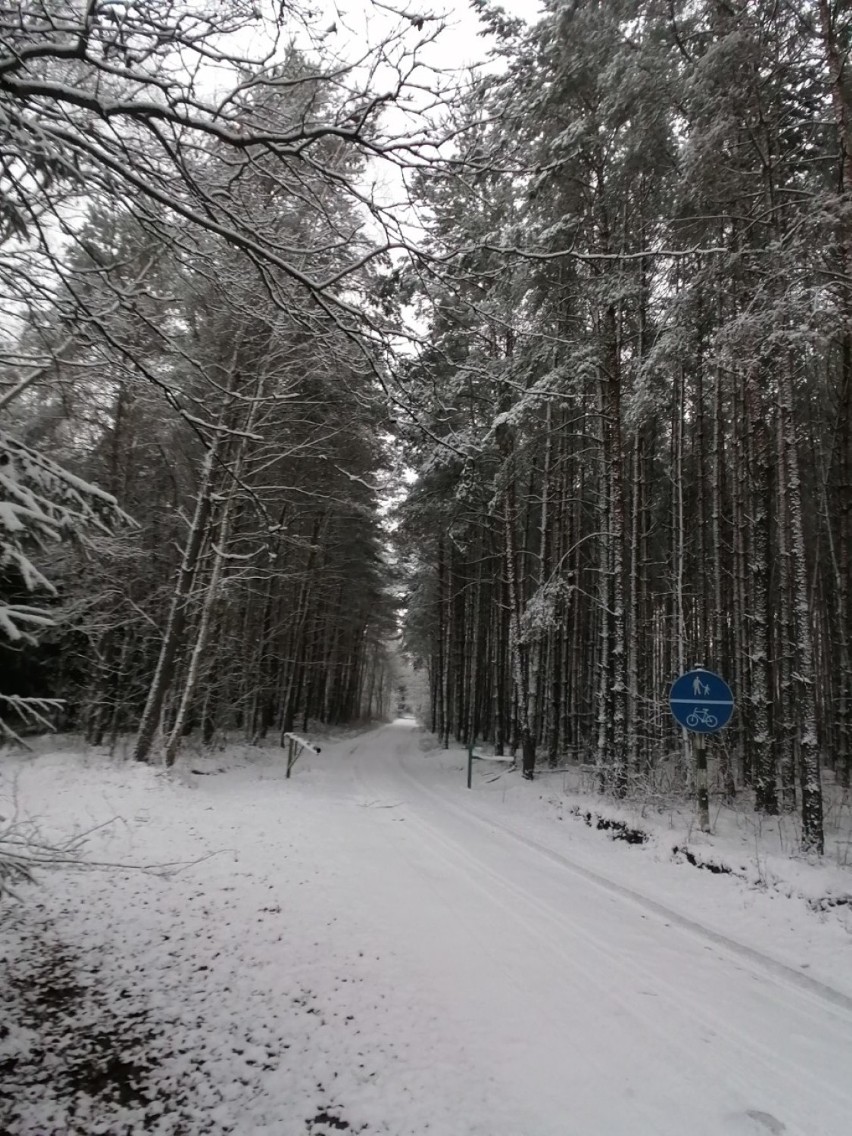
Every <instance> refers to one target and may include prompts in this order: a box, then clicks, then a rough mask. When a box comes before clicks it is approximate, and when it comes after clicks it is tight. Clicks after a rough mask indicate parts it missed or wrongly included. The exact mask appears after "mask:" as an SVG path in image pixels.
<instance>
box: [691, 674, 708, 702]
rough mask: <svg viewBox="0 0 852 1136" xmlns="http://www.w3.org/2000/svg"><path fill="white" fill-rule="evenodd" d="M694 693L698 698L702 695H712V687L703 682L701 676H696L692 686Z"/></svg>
mask: <svg viewBox="0 0 852 1136" xmlns="http://www.w3.org/2000/svg"><path fill="white" fill-rule="evenodd" d="M692 693H693V694H694V695H695V697H696V698H700V697H701V695H702V694H709V693H710V687H709V686H707V684H706V683H703V682H702V681H701V675H696V676H695V682H693V684H692Z"/></svg>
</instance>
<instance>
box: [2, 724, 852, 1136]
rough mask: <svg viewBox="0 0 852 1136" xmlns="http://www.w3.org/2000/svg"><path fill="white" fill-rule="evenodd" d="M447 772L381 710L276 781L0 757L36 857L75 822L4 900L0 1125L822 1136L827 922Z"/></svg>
mask: <svg viewBox="0 0 852 1136" xmlns="http://www.w3.org/2000/svg"><path fill="white" fill-rule="evenodd" d="M463 766H464V759H463V754H461V753H460V752H458V751H449V752H446V753H444V752H441V751H434V750H430V749H429V748H428V741H427V739H425V737H424V735H423V734H421V733H420V732H419V731H418V730H417V729H416V728H414V726H413V724H412V723H405V722H400V723H395V724H394V725H392V726H387V727H382V728H380V729H377V730H374V731H371V732H369V733H365V734H362V735H359V736H355V737H350V738H348V739H344V740H342V741H338V742H335V743H333V744H331V745H327V746H324V749H323V753H322V754H321V755H319V756H306V757H303V758H302V759H301V760H300V762H299V764H298V765H297V766H296V768H295V771H294V775H293V778H292V779H291V780H289V781H286V780H285V779H284V763H283V759H282V754H281V751H279V750H273V749H269V750H260V749H253V748H251V747H247V746H246V747H242V748H239V747H238V748H232V749H230V750H228V751H227V752H226V753H224V754H214V755H212V756H211V757H195V758H194V759H192V760H190V761H188V762H187V763H186V765H185V767H184V768H183V769H182V770H180V771H178V772H177V773H176V774H173V775H171V776H169V775H166V774H165V773H163V772H161V771H158V770H154V769H151V768H149V767H144V766H134V765H131V764H124V763H119V762H118V761H115V760H110V759H109V758H107V757H105V756H104V755H102V754H98V753H89V754H80V753H75V752H73V751H71V750H64V751H53V752H46V753H43V754H41V755H39V756H36V757H31V758H21V757H11V756H9V755H2V756H0V778H2V779H3V782H2V783H0V793H2V791H3V789H4V788H5V789H6V790H7V792H8V790H9V788H10V786H11V784H12V781H13V780H14V782H15V786H16V801H17V806H18V807H19V808H20V810H21V811H22V812H24V813H27V814H29V815H31V816H33V817H35V818H37V821H38V824H39V827H40V831H41V836H42V838H43V839H44V840H45V841H49V840H50V839H58V838H60V837H64V836H67V835H68V833H69V831H71V830H73V829H76V830H79V831H82V830H88V829H91V830H93V831H91V834H90V836H89V838H88V843H87V846H86V853H85V858H86V860H87V861H88V862H89V863H90V864H91V865H92V866H90V867H88V868H86V869H84V870H81V869H61V870H58V871H55V872H50V873H45V874H43V875H42V879H41V885H40V886H39V887H38V888H37V889H26V891H25V894H24V895H23V903H20V904H17V905H15V906H13V907H9V906H6V907H4V908H3V909H2V911H0V917H2V918H0V1132H3V1133H8V1134H9V1136H36V1134H38V1136H65V1134H71V1133H74V1134H77V1133H79V1134H81V1136H83V1134H85V1136H96V1134H100V1136H112V1134H116V1136H118V1134H119V1133H130V1134H135V1133H143V1132H154V1133H163V1134H165V1136H170V1134H173V1136H177V1134H181V1136H195V1134H196V1133H214V1134H216V1133H238V1134H240V1136H251V1134H253V1133H270V1134H275V1136H302V1134H307V1136H331V1134H332V1133H336V1132H340V1131H349V1132H353V1133H359V1132H363V1133H366V1134H367V1136H373V1134H385V1136H427V1134H428V1136H686V1134H688V1136H739V1134H757V1136H761V1134H764V1133H771V1134H776V1136H777V1134H782V1133H783V1134H789V1136H846V1134H847V1133H848V1131H849V1117H850V1116H851V1115H852V1077H850V1075H849V1060H850V1056H852V926H850V922H849V915H850V911H849V909H848V908H844V907H837V908H835V909H833V910H831V911H828V912H825V913H822V914H818V913H814V912H813V911H812V910H810V909H809V908H808V906H807V905H806V903H805V902H803V901H802V900H800V899H798V898H792V899H791V898H787V897H786V896H784V895H783V894H781V892H780V891H778V890H777V889H772V888H764V889H760V888H756V887H754V886H753V885H752V884H750V883H749V882H748V880H741V879H737V878H734V877H731V876H722V875H714V874H711V873H710V872H706V871H696V870H695V868H693V867H691V866H690V865H688V864H687V863H686V862H683V861H681V862H674V861H672V860H671V859H670V858H667V857H668V849H667V844H668V837H667V836H664V835H663V831H664V829H663V826H661V827H660V831H659V833H658V834H657V835H656V836H655V838H654V839H653V840H652V841H650V842H649V843H648V844H647V845H644V846H641V847H630V846H628V845H627V844H625V843H623V842H615V841H611V840H608V839H606V837H605V836H604V834H602V833H600V832H598V831H596V830H594V829H592V828H590V827H587V825H586V824H584V823H583V821H582V819H580V818H577V817H574V816H572V815H571V813H570V811H569V810H568V809H567V808H566V807H565V802H564V801H563V800H562V798H561V793H560V792H559V791H558V787H557V786H554V785H553V783H552V782H553V778H550V779H548V778H547V777H544V778H542V779H541V780H540V781H536V782H534V783H533V784H531V785H529V784H523V783H521V782H520V781H519V779H518V778H517V775H515V774H508V773H506V772H505V771H503V772H502V774H501V769H500V767H498V766H497V765H496V764H493V765H492V764H491V763H489V764H485V763H483V764H482V765H480V766H478V767H477V776H476V779H475V785H474V789H473V790H472V791H471V792H468V791H467V790H465V788H464V770H463ZM568 804H570V800H569V801H568ZM0 812H6V813H7V815H8V808H7V807H3V806H0ZM560 817H561V819H560ZM646 819H647V818H646ZM720 839H721V840H722V844H723V845H724V848H722V849H721V851H724V852H725V854H726V855H727V854H729V853H731V852H732V849H731V846H730V845H728V844H725V839H726V838H720ZM715 851H716V852H717V853H719V852H720V849H719V848H717V849H716V850H715ZM739 851H742V849H740V850H739ZM664 853H665V854H664ZM115 865H123V866H115ZM167 865H170V866H167ZM795 870H796V872H799V873H803V874H804V875H806V876H807V882H806V885H802V886H801V887H800V886H799V883H798V881H796V889H794V890H802V891H803V894H804V893H805V892H807V891H808V889H813V890H814V891H815V892H817V891H819V890H820V888H822V889H823V891H824V890H825V889H827V888H831V889H833V893H834V894H835V895H837V894H839V893H840V891H841V890H842V888H843V886H844V880H845V879H846V874H845V873H844V874H843V875H842V876H840V877H837V876H836V875H835V874H833V873H837V872H840V871H841V869H839V868H836V867H835V868H833V869H832V868H821V867H817V866H812V865H808V864H801V865H797V866H796V869H795ZM808 873H810V874H809V875H808ZM818 877H819V879H818ZM4 969H5V972H6V973H5V974H3V973H2V972H3V970H4ZM4 1002H5V1005H4V1004H3V1003H4Z"/></svg>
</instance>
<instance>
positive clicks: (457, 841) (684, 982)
mask: <svg viewBox="0 0 852 1136" xmlns="http://www.w3.org/2000/svg"><path fill="white" fill-rule="evenodd" d="M412 738H413V735H412V733H411V731H410V730H406V729H405V727H404V726H400V725H396V726H392V727H388V728H386V729H385V730H383V731H381V732H380V733H378V734H376V735H372V736H371V737H370V739H369V740H368V741H365V742H362V743H361V744H359V745H358V746H357V747H355V749H354V752H353V754H352V756H353V759H354V772H355V776H356V779H357V781H358V783H359V784H360V786H361V791H362V793H363V795H364V800H365V802H370V803H371V804H372V806H373V808H377V807H378V806H381V805H383V806H394V805H396V806H398V811H396V812H393V811H391V810H390V809H389V811H388V812H387V813H386V814H384V815H382V814H380V813H377V815H376V816H375V824H374V829H375V832H374V833H373V834H370V837H369V840H368V842H367V844H366V845H365V846H364V847H363V848H362V849H361V850H360V852H359V855H358V860H359V863H360V864H361V867H362V870H363V873H364V875H363V882H364V886H365V891H366V894H367V895H369V897H370V898H369V905H370V910H371V913H372V917H373V919H374V920H375V924H376V926H377V927H380V928H381V933H382V938H383V941H384V942H385V944H386V947H390V948H392V949H393V951H394V952H395V953H397V954H399V955H403V956H405V957H406V958H407V959H408V961H409V964H410V965H411V966H412V974H413V975H414V974H417V976H418V980H419V981H420V982H421V983H422V984H423V985H424V986H425V987H427V988H428V989H429V990H430V991H431V994H432V997H433V999H434V1006H435V1007H436V1008H440V1013H441V1015H442V1017H443V1018H444V1019H445V1021H446V1023H447V1027H448V1032H449V1036H451V1037H452V1038H454V1039H456V1041H459V1040H463V1043H464V1048H465V1050H466V1052H467V1053H468V1054H470V1055H471V1057H472V1059H473V1060H475V1063H476V1066H477V1068H478V1070H479V1075H480V1078H482V1081H481V1082H480V1083H483V1082H484V1081H487V1082H488V1083H489V1084H490V1090H489V1095H491V1096H492V1097H493V1099H492V1102H491V1107H490V1109H489V1111H490V1112H492V1115H493V1117H494V1120H496V1118H497V1117H499V1118H500V1121H499V1123H500V1125H501V1127H500V1131H505V1132H507V1133H508V1132H513V1133H525V1134H527V1133H528V1134H530V1136H533V1134H535V1136H566V1134H567V1133H574V1132H576V1133H601V1134H604V1133H628V1132H629V1133H637V1134H638V1133H654V1134H659V1136H683V1134H685V1133H689V1134H690V1136H698V1134H700V1133H707V1134H708V1136H710V1134H715V1136H720V1134H722V1133H741V1132H770V1133H780V1132H787V1133H801V1134H802V1136H816V1133H818V1132H825V1133H836V1134H838V1136H839V1134H840V1133H842V1132H848V1131H849V1125H850V1117H852V1073H850V1059H852V1003H850V1002H848V1001H846V1000H845V999H832V998H831V995H830V994H829V993H828V992H826V995H825V996H820V994H819V993H818V992H816V991H814V990H812V989H807V988H803V987H802V985H801V984H800V983H799V982H798V981H797V980H796V976H795V975H794V974H792V973H791V974H784V973H783V972H781V971H780V970H779V968H778V967H777V966H776V965H774V964H772V963H770V962H769V960H767V961H766V963H765V964H764V963H762V962H761V960H760V959H759V957H758V956H756V955H751V956H748V957H747V956H744V955H743V953H741V952H736V951H734V950H731V949H730V947H726V946H724V945H720V944H719V942H718V941H717V940H715V939H714V938H711V937H707V936H703V935H702V934H700V933H697V932H696V930H695V928H694V925H693V926H691V927H688V926H684V924H683V922H682V921H679V920H678V919H677V918H676V917H673V916H672V915H669V916H667V915H666V914H664V913H662V912H661V911H659V910H649V909H648V905H647V904H646V903H643V902H642V901H641V900H639V901H637V900H634V899H632V898H631V896H630V894H629V892H628V891H627V890H626V889H625V891H624V892H622V893H621V894H618V893H617V892H614V891H613V890H612V889H611V888H609V887H606V886H602V884H601V882H599V881H596V880H595V879H593V878H590V876H589V875H588V874H586V871H585V870H584V869H583V868H582V867H581V866H580V865H575V864H572V862H571V859H570V857H569V856H564V855H561V856H560V855H559V854H554V851H553V848H552V845H550V843H549V842H548V843H543V844H538V843H537V842H536V841H534V840H531V839H530V838H529V837H528V836H525V835H523V834H519V833H517V832H516V831H513V830H512V827H511V826H510V825H509V824H508V823H507V822H506V821H505V820H503V821H502V823H501V822H500V821H495V820H494V818H492V817H489V816H488V810H487V809H485V810H483V809H480V808H475V807H474V808H471V807H466V800H465V797H464V796H463V795H461V794H460V793H459V791H458V782H456V784H454V785H448V784H447V778H446V777H445V776H442V770H441V769H440V767H437V768H436V766H435V765H430V764H429V763H428V761H424V760H423V758H422V756H421V755H419V754H418V753H417V751H416V750H414V751H413V752H412V744H411V743H412ZM478 804H480V801H477V800H476V799H475V798H474V799H473V801H472V802H471V805H473V806H476V805H478ZM483 813H484V814H485V815H484V816H483ZM495 1105H496V1109H495V1107H494V1106H495Z"/></svg>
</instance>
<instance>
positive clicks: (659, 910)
mask: <svg viewBox="0 0 852 1136" xmlns="http://www.w3.org/2000/svg"><path fill="white" fill-rule="evenodd" d="M400 772H401V773H402V775H403V777H404V778H405V780H406V781H407V782H408V783H409V784H411V785H413V786H414V787H415V788H416V789H417V790H418V791H419V792H421V793H423V794H424V795H426V796H428V797H430V798H431V799H432V800H434V801H435V802H437V803H439V804H441V805H442V806H443V807H444V808H446V809H448V810H449V811H450V812H452V813H454V814H455V815H456V816H457V817H459V818H460V819H463V820H473V821H475V822H476V823H477V824H479V825H481V826H482V827H483V828H485V829H486V830H491V831H492V832H497V833H500V834H501V835H504V836H508V837H511V839H513V840H515V841H516V842H517V843H518V844H522V845H523V846H524V847H526V848H528V849H530V850H531V851H533V852H536V853H538V854H539V855H540V856H542V857H544V858H545V859H547V860H550V861H551V862H552V863H555V864H557V865H559V866H560V867H562V868H566V869H567V870H568V871H570V872H572V873H574V874H575V875H577V876H579V877H581V878H582V879H585V880H587V881H588V882H589V883H592V884H595V885H596V886H597V887H599V888H601V889H602V890H604V891H606V892H609V893H610V894H612V895H616V896H618V897H620V898H622V899H626V900H629V901H630V902H631V903H633V904H634V905H636V906H638V907H642V908H644V909H645V910H646V911H650V912H651V913H652V914H654V915H657V916H659V917H661V918H663V919H665V920H666V921H668V922H670V923H673V924H676V925H677V926H678V927H679V928H681V929H683V930H684V931H688V932H689V933H690V934H692V935H694V936H696V937H698V938H700V939H706V940H707V941H708V942H710V943H712V944H713V945H714V946H717V947H721V948H723V949H724V950H725V951H727V952H729V953H730V954H732V955H736V956H738V957H739V958H740V959H744V960H746V961H747V962H749V963H751V964H752V965H753V966H754V967H755V968H757V969H759V970H763V971H766V972H767V973H768V974H769V975H770V976H771V977H772V978H773V979H775V980H776V981H778V982H779V983H780V984H787V985H789V986H790V987H794V988H796V991H797V992H798V993H807V994H810V995H812V996H813V997H814V998H816V999H817V1000H818V1002H819V1004H820V1005H822V1006H826V1005H827V1006H828V1007H829V1008H831V1009H833V1010H835V1011H839V1016H840V1017H841V1019H842V1020H844V1021H848V1020H850V1017H851V1016H852V998H850V997H849V996H848V995H847V994H844V993H843V991H841V990H835V989H834V987H831V986H828V985H827V984H826V983H824V982H820V981H819V979H816V978H811V977H810V975H807V974H802V973H801V972H800V971H798V970H795V969H794V968H793V967H791V966H788V965H787V964H786V963H783V962H780V961H779V960H778V959H774V958H772V956H771V955H767V954H764V953H763V952H762V951H759V950H757V949H756V948H755V947H749V946H747V945H746V944H745V943H740V942H738V941H737V940H736V939H731V938H729V937H728V936H727V935H723V934H722V933H721V932H719V931H714V930H713V929H712V928H711V927H708V926H707V925H706V924H704V923H700V922H698V920H695V919H691V918H690V917H689V916H688V915H683V914H681V913H680V912H678V911H676V910H675V909H674V908H671V907H667V906H666V905H665V904H664V903H660V902H659V901H658V900H655V899H652V898H651V897H650V896H647V895H644V894H643V893H642V892H639V891H635V890H634V889H633V888H630V887H628V886H627V885H625V884H621V883H618V882H617V881H616V880H613V879H611V878H610V877H608V876H605V875H602V874H601V873H599V872H596V871H594V870H593V869H592V868H587V867H585V866H584V865H582V864H578V863H576V862H575V861H573V860H571V859H570V858H569V857H568V856H566V855H565V854H564V853H561V852H557V851H556V850H555V849H553V848H549V847H548V846H547V845H546V844H541V843H539V842H538V841H537V840H533V839H532V838H531V837H529V836H527V835H526V834H525V833H522V832H518V831H517V830H516V829H514V828H513V827H512V826H511V825H508V824H504V823H502V822H500V821H497V820H494V819H493V818H491V817H484V816H482V814H481V813H479V812H477V811H475V810H473V809H466V808H464V807H462V806H459V805H458V804H457V803H456V802H455V801H452V800H448V799H447V797H445V796H444V795H443V794H441V793H438V792H436V791H435V790H434V789H432V788H430V787H429V786H427V785H424V784H423V783H422V781H420V780H418V779H417V778H416V777H415V776H414V775H413V774H412V773H411V772H410V771H409V770H408V769H406V768H405V767H404V766H403V765H401V766H400Z"/></svg>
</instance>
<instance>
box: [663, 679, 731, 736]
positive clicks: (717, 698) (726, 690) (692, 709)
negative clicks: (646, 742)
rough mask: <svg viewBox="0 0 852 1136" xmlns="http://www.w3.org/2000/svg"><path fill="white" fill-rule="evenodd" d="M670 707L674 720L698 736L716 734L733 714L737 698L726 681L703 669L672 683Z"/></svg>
mask: <svg viewBox="0 0 852 1136" xmlns="http://www.w3.org/2000/svg"><path fill="white" fill-rule="evenodd" d="M669 707H670V708H671V712H672V714H673V715H674V718H675V721H676V722H677V723H678V724H679V725H681V726H684V727H685V728H686V729H687V730H691V731H692V732H693V733H695V734H715V733H716V731H717V730H722V729H724V728H725V726H727V724H728V722H730V720H731V716H732V715H733V713H734V695H733V693H732V691H731V688H730V687H729V686H728V684H727V683H726V682H725V680H724V679H723V678H721V677H720V676H719V675H717V674H715V673H714V672H713V671H706V670H705V669H704V668H703V667H695V669H694V670H691V671H687V672H686V674H682V675H681V676H680V678H677V679H675V681H674V682H673V683H672V689H671V692H670V693H669Z"/></svg>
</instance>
